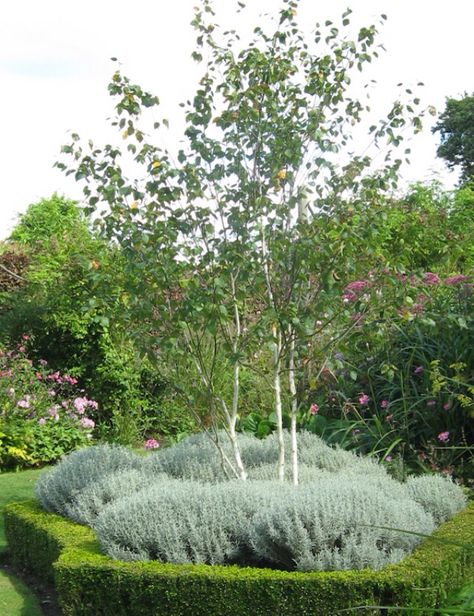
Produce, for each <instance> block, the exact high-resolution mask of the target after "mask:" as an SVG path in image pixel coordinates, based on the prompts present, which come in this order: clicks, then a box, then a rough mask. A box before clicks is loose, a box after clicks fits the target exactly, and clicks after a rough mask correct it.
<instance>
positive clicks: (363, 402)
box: [359, 394, 370, 406]
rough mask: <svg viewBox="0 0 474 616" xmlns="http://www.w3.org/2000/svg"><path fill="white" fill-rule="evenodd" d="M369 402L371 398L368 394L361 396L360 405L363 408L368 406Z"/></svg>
mask: <svg viewBox="0 0 474 616" xmlns="http://www.w3.org/2000/svg"><path fill="white" fill-rule="evenodd" d="M369 400H370V398H369V396H368V395H367V394H361V395H360V396H359V404H360V405H361V406H367V405H368V404H369Z"/></svg>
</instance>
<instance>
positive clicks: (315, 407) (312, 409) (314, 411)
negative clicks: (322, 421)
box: [309, 404, 319, 415]
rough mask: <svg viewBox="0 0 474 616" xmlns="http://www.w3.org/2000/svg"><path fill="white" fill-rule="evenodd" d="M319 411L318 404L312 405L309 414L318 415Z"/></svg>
mask: <svg viewBox="0 0 474 616" xmlns="http://www.w3.org/2000/svg"><path fill="white" fill-rule="evenodd" d="M318 411H319V406H318V405H317V404H312V405H311V406H310V407H309V412H310V413H311V415H317V414H318Z"/></svg>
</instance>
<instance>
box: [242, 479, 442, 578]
mask: <svg viewBox="0 0 474 616" xmlns="http://www.w3.org/2000/svg"><path fill="white" fill-rule="evenodd" d="M381 526H383V527H392V528H398V529H404V530H408V531H412V532H416V533H424V534H431V532H432V531H433V529H434V521H433V518H432V516H431V515H430V514H429V513H427V512H426V511H425V510H424V509H423V508H422V507H421V506H420V505H418V504H417V503H415V502H414V501H413V500H411V499H410V498H409V497H408V496H405V498H401V497H400V494H397V497H396V498H390V497H389V496H388V495H387V493H386V492H381V491H380V489H379V486H377V485H376V484H373V483H371V482H368V481H366V479H365V478H363V477H361V478H360V479H357V478H356V477H355V476H354V477H351V478H348V479H344V478H343V476H342V475H341V474H340V473H338V474H334V475H333V476H332V477H331V478H327V479H321V480H319V481H317V482H314V483H307V484H303V485H301V486H298V487H296V488H293V491H292V492H291V494H287V495H285V498H284V499H283V498H282V499H280V500H279V501H278V502H275V503H273V506H272V507H267V508H262V509H261V510H260V512H259V513H258V514H257V515H256V516H255V518H254V520H253V524H252V528H251V532H250V547H251V548H252V550H253V551H254V553H255V554H256V556H258V557H260V558H261V559H262V560H264V561H270V562H272V563H274V564H275V565H276V566H279V567H282V568H288V569H297V570H299V571H309V570H333V569H364V568H367V567H370V568H373V569H378V568H380V567H382V566H384V565H386V564H389V563H394V562H398V561H399V560H401V559H402V558H403V557H405V556H406V555H407V554H409V553H410V552H411V550H412V549H413V548H414V546H415V545H416V544H417V543H419V542H420V540H421V539H420V538H419V537H417V536H414V535H410V534H406V533H400V532H398V531H394V530H393V531H392V530H383V529H381V528H376V527H381Z"/></svg>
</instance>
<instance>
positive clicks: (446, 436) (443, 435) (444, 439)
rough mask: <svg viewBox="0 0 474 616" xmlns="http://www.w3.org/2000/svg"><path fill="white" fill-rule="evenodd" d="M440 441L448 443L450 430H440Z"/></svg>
mask: <svg viewBox="0 0 474 616" xmlns="http://www.w3.org/2000/svg"><path fill="white" fill-rule="evenodd" d="M438 441H439V442H440V443H447V442H448V441H449V432H447V431H446V432H440V433H439V434H438Z"/></svg>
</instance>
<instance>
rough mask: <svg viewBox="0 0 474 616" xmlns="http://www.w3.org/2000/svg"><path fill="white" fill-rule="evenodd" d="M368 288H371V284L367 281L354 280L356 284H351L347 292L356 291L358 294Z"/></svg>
mask: <svg viewBox="0 0 474 616" xmlns="http://www.w3.org/2000/svg"><path fill="white" fill-rule="evenodd" d="M367 287H370V282H368V281H367V280H354V282H350V283H349V284H348V285H347V286H346V289H345V290H346V291H354V292H356V293H360V292H361V291H363V290H364V289H366V288H367Z"/></svg>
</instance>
